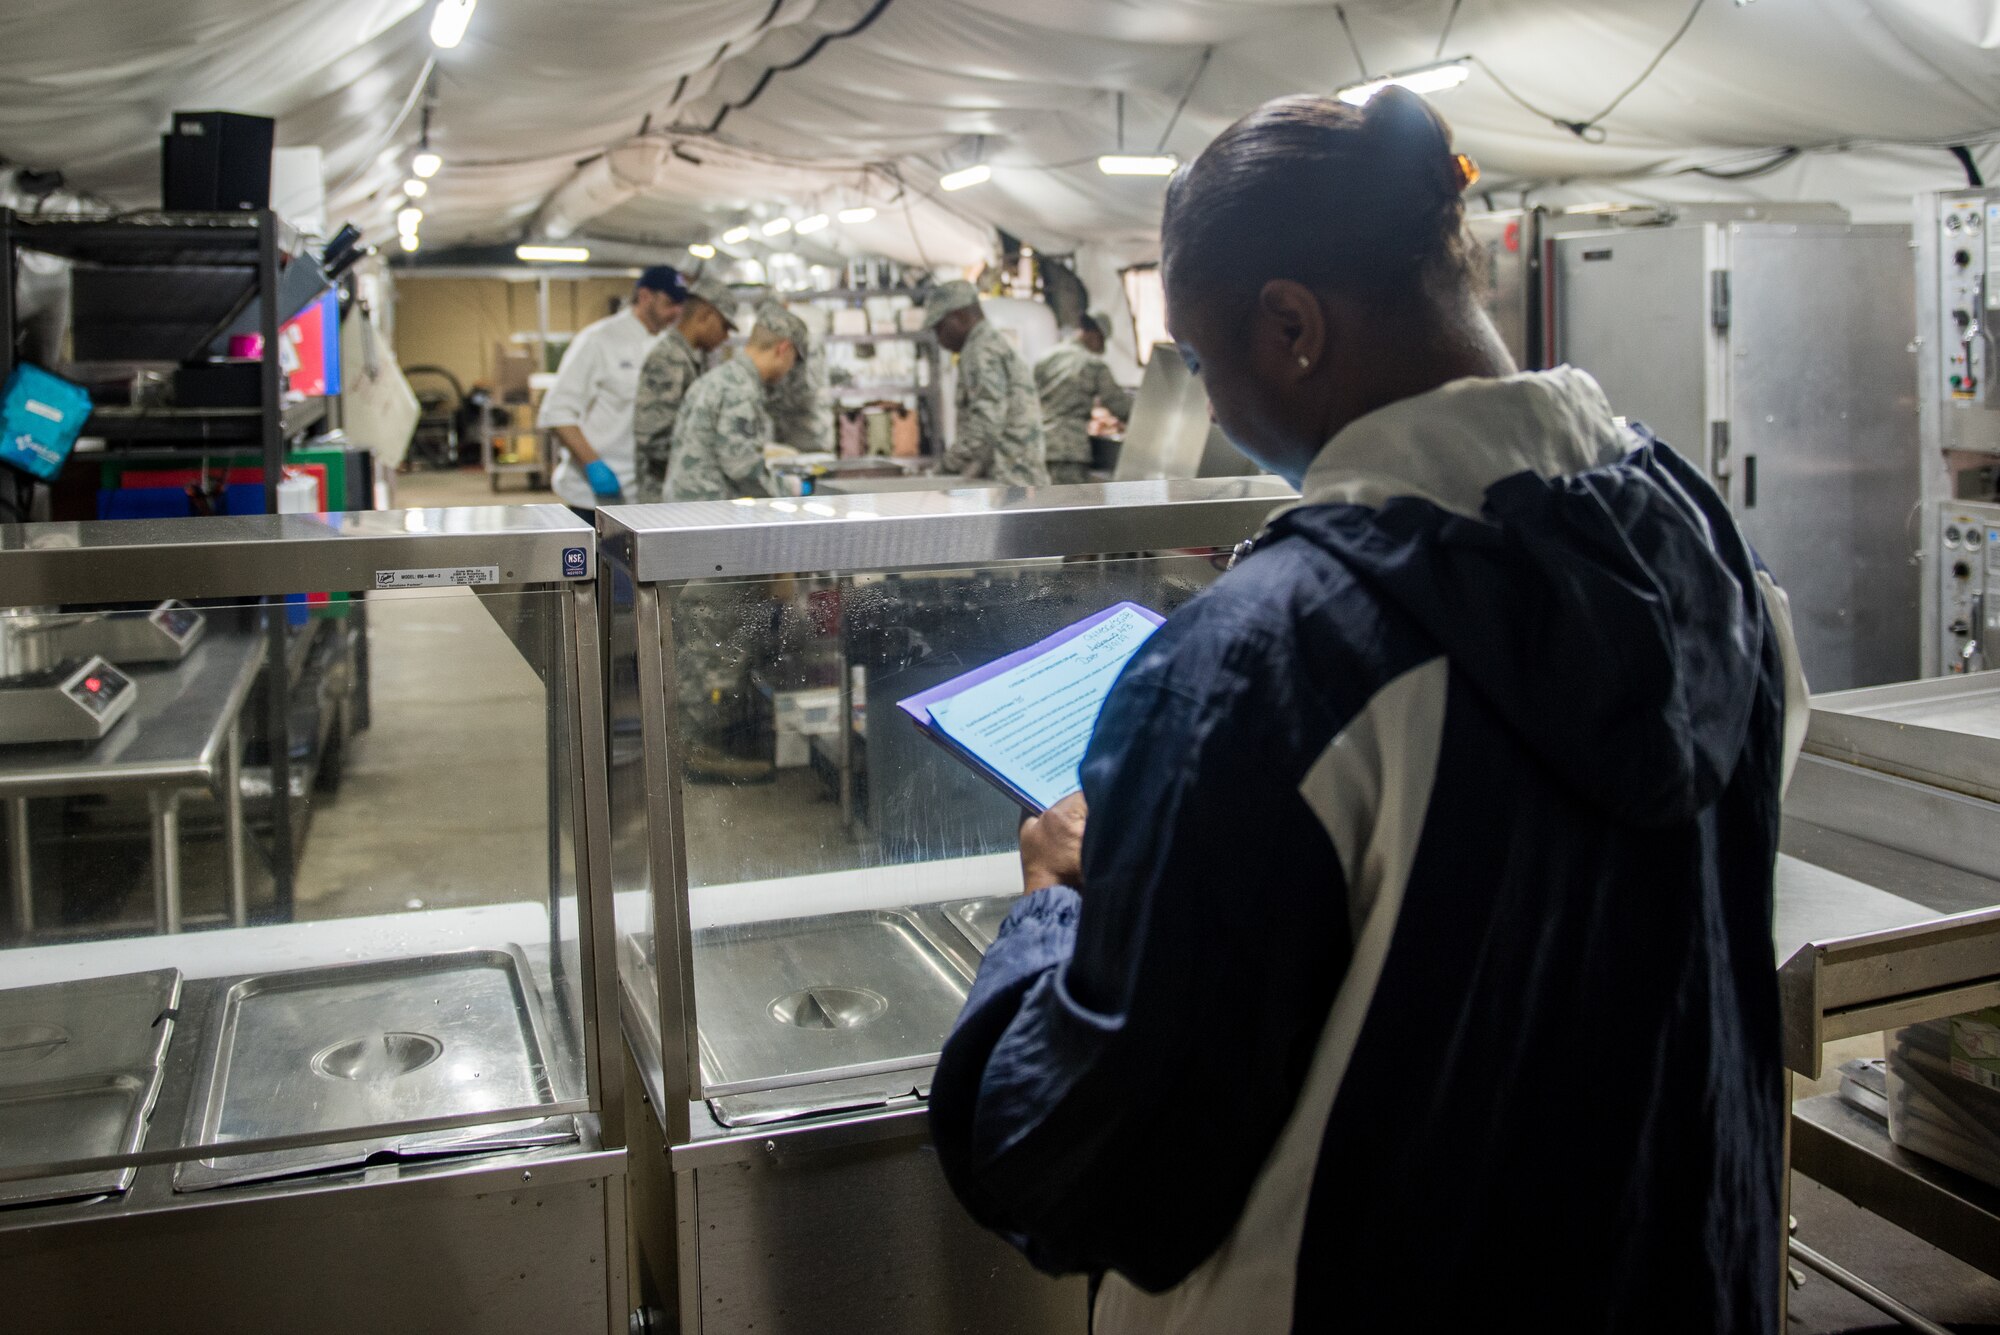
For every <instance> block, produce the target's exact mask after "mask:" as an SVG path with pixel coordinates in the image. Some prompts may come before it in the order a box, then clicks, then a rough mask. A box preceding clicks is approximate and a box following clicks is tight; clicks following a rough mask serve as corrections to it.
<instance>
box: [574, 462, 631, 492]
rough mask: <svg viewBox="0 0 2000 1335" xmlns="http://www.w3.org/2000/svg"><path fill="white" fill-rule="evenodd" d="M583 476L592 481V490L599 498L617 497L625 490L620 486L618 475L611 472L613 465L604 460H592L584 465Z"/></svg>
mask: <svg viewBox="0 0 2000 1335" xmlns="http://www.w3.org/2000/svg"><path fill="white" fill-rule="evenodd" d="M583 475H584V476H585V477H587V478H589V479H590V490H591V491H592V492H593V493H594V494H596V495H598V496H616V495H618V494H619V493H620V492H622V491H624V490H625V488H624V487H623V486H621V485H619V482H618V474H616V473H614V472H612V471H611V465H610V464H608V463H605V462H604V460H602V459H592V460H591V461H590V462H589V463H588V464H585V465H584V469H583Z"/></svg>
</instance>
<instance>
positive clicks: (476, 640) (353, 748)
mask: <svg viewBox="0 0 2000 1335" xmlns="http://www.w3.org/2000/svg"><path fill="white" fill-rule="evenodd" d="M530 599H531V600H532V603H531V604H530V605H532V606H533V607H534V608H535V609H536V610H535V611H534V612H533V613H531V615H542V616H552V615H555V614H556V613H557V612H558V610H559V608H560V602H559V599H560V595H557V594H536V595H511V596H509V601H512V602H525V601H527V600H530ZM368 635H369V650H370V669H371V672H372V678H373V690H372V692H371V707H372V711H373V724H372V726H370V727H369V728H368V729H367V730H366V731H365V732H360V733H357V734H356V735H355V736H354V738H353V740H352V742H351V743H350V751H349V755H348V760H347V766H346V770H345V774H344V776H343V778H342V781H341V785H340V789H339V792H338V793H337V794H336V795H333V796H330V797H328V796H324V795H322V796H318V797H316V798H315V800H314V803H313V822H312V830H311V834H310V836H309V838H308V840H307V843H306V850H305V857H304V859H303V860H302V861H301V862H300V864H299V879H298V884H297V891H296V893H297V899H298V914H299V916H300V917H301V918H334V917H353V916H358V915H363V914H371V913H391V912H396V911H399V910H402V909H405V908H417V907H424V908H440V907H457V906H462V905H468V904H502V903H515V902H521V901H527V902H530V903H533V902H541V901H545V900H546V899H547V897H548V781H547V779H548V774H547V766H548V759H547V757H548V748H547V741H546V726H547V724H546V718H547V715H546V706H545V705H544V695H545V692H544V691H543V689H542V683H541V680H540V678H538V677H537V676H536V675H535V673H534V672H533V670H531V669H530V668H529V666H528V664H527V662H526V660H524V659H523V658H522V657H521V655H520V653H519V652H518V651H517V650H516V649H515V647H514V644H513V642H512V641H511V640H509V639H508V638H507V636H506V635H505V634H503V633H502V632H501V630H500V628H499V626H498V625H497V624H496V623H495V622H494V620H493V618H492V617H491V616H490V615H488V611H487V608H486V607H485V606H482V600H481V599H480V598H479V597H478V596H477V595H475V594H474V593H473V592H472V591H471V590H470V589H426V590H418V591H410V592H404V593H376V594H373V595H371V596H370V597H369V600H368Z"/></svg>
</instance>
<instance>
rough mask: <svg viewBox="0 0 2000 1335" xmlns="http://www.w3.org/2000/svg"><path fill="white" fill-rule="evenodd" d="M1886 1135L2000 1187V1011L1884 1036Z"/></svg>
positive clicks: (1900, 1030) (1927, 1024)
mask: <svg viewBox="0 0 2000 1335" xmlns="http://www.w3.org/2000/svg"><path fill="white" fill-rule="evenodd" d="M1886 1047H1887V1054H1886V1055H1887V1057H1888V1067H1889V1070H1888V1095H1889V1138H1890V1139H1891V1140H1893V1141H1894V1142H1895V1143H1896V1144H1897V1145H1899V1146H1901V1147H1902V1148H1904V1149H1906V1150H1908V1151H1910V1152H1911V1153H1912V1154H1921V1155H1923V1156H1924V1157H1925V1158H1926V1159H1931V1160H1934V1161H1935V1162H1937V1163H1941V1164H1944V1165H1945V1166H1946V1167H1948V1168H1956V1169H1957V1170H1958V1171H1960V1172H1961V1173H1965V1174H1968V1175H1969V1176H1972V1177H1976V1178H1978V1179H1979V1180H1980V1181H1982V1182H1987V1183H1990V1184H1992V1185H1993V1186H1996V1187H2000V1010H1992V1009H1989V1010H1983V1011H1974V1012H1971V1013H1969V1014H1966V1015H1956V1016H1953V1017H1951V1018H1950V1019H1945V1020H1929V1021H1926V1022H1925V1023H1923V1024H1913V1025H1910V1026H1908V1027H1907V1028H1903V1029H1897V1030H1894V1031H1892V1032H1891V1033H1890V1034H1888V1035H1887V1040H1886Z"/></svg>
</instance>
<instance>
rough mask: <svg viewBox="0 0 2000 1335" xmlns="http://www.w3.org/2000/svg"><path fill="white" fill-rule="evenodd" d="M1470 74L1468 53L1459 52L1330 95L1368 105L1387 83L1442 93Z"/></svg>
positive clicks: (1470, 59) (1415, 90) (1423, 91)
mask: <svg viewBox="0 0 2000 1335" xmlns="http://www.w3.org/2000/svg"><path fill="white" fill-rule="evenodd" d="M1471 77H1472V57H1471V56H1460V57H1458V59H1456V60H1440V61H1436V62H1434V63H1432V64H1429V65H1419V66H1417V67H1416V68H1415V69H1408V70H1403V71H1401V72H1400V73H1396V74H1385V75H1383V76H1382V77H1381V78H1379V79H1369V80H1367V81H1366V82H1363V83H1351V84H1349V85H1347V87H1345V88H1342V89H1339V90H1337V91H1336V92H1335V93H1334V96H1335V97H1337V98H1339V99H1340V100H1341V101H1343V102H1345V103H1347V104H1348V105H1349V106H1355V107H1362V106H1366V105H1368V99H1369V98H1371V97H1373V96H1375V94H1377V93H1379V92H1381V91H1382V90H1383V89H1384V88H1387V87H1389V86H1390V85H1391V84H1394V85H1396V86H1397V87H1399V88H1407V89H1409V90H1410V91H1411V92H1413V93H1442V92H1444V91H1445V90H1447V89H1450V88H1456V87H1458V86H1459V85H1460V84H1462V83H1464V82H1465V81H1466V80H1467V79H1469V78H1471Z"/></svg>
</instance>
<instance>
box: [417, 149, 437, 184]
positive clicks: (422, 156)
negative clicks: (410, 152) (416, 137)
mask: <svg viewBox="0 0 2000 1335" xmlns="http://www.w3.org/2000/svg"><path fill="white" fill-rule="evenodd" d="M442 166H444V159H443V158H441V157H439V156H438V155H437V154H435V153H433V152H431V151H430V150H429V149H428V148H427V149H425V150H424V151H423V152H421V153H419V154H417V155H416V156H415V157H413V158H411V159H410V170H411V171H413V172H415V173H416V174H417V175H419V176H421V177H423V178H424V179H425V180H429V179H430V178H431V177H433V176H436V175H437V174H438V168H440V167H442Z"/></svg>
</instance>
